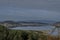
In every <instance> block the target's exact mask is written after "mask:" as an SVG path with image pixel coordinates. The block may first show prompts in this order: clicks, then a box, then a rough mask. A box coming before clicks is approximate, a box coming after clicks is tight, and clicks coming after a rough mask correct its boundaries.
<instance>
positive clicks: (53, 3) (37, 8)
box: [0, 0, 60, 21]
mask: <svg viewBox="0 0 60 40" xmlns="http://www.w3.org/2000/svg"><path fill="white" fill-rule="evenodd" d="M0 20H56V21H60V0H0Z"/></svg>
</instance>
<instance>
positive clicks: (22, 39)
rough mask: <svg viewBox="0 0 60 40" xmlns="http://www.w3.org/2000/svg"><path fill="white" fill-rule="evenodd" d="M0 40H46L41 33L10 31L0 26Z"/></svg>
mask: <svg viewBox="0 0 60 40" xmlns="http://www.w3.org/2000/svg"><path fill="white" fill-rule="evenodd" d="M0 40H47V36H46V35H44V34H43V32H41V31H29V30H28V31H22V30H10V29H7V28H6V27H4V26H1V25H0Z"/></svg>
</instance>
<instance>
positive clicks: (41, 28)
mask: <svg viewBox="0 0 60 40" xmlns="http://www.w3.org/2000/svg"><path fill="white" fill-rule="evenodd" d="M53 28H54V26H35V27H33V26H28V27H15V28H9V29H12V30H37V31H41V30H50V31H52V30H53ZM49 33H51V32H49ZM52 34H53V35H57V34H58V32H57V29H56V30H55V31H54V32H53V33H52Z"/></svg>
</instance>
